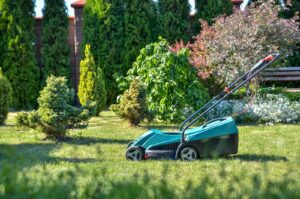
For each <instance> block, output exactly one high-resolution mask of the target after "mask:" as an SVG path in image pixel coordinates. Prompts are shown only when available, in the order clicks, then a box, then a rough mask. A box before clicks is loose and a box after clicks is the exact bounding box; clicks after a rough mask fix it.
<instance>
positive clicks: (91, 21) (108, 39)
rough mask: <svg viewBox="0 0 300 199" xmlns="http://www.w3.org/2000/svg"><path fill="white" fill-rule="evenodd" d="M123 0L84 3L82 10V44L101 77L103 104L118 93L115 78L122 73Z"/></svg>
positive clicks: (109, 101)
mask: <svg viewBox="0 0 300 199" xmlns="http://www.w3.org/2000/svg"><path fill="white" fill-rule="evenodd" d="M124 5H125V4H124V0H88V1H87V2H86V4H85V7H84V31H83V34H84V42H83V45H85V44H90V45H91V50H92V54H93V57H94V58H95V62H96V65H97V66H99V67H101V68H102V70H103V73H104V76H105V80H106V82H105V84H106V90H107V103H108V104H111V103H112V102H114V101H115V100H116V96H117V94H118V89H117V84H116V80H115V75H116V74H117V73H119V72H121V71H122V61H123V57H122V56H123V55H122V52H123V49H124V10H125V6H124Z"/></svg>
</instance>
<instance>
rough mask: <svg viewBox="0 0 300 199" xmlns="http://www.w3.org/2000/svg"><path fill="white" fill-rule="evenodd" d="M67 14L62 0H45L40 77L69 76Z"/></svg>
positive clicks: (44, 79)
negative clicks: (51, 75)
mask: <svg viewBox="0 0 300 199" xmlns="http://www.w3.org/2000/svg"><path fill="white" fill-rule="evenodd" d="M68 25H69V22H68V14H67V7H66V5H65V1H64V0H45V6H44V8H43V29H42V30H43V34H42V48H41V54H42V64H43V69H42V74H41V75H42V79H43V81H44V82H43V83H45V81H46V79H47V77H48V76H49V75H50V74H53V75H56V76H65V77H67V78H69V77H70V67H71V66H70V55H69V52H70V51H69V45H68Z"/></svg>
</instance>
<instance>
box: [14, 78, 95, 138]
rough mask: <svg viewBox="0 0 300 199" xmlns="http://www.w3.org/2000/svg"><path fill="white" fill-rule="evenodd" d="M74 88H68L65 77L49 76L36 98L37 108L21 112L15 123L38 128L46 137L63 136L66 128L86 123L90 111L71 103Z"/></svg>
mask: <svg viewBox="0 0 300 199" xmlns="http://www.w3.org/2000/svg"><path fill="white" fill-rule="evenodd" d="M73 99H74V90H73V89H69V88H68V86H67V80H66V78H65V77H54V76H50V77H49V78H48V79H47V85H46V87H45V88H44V89H43V90H42V91H41V92H40V97H39V98H38V103H39V108H38V110H37V111H33V112H30V113H24V112H21V113H19V115H18V116H17V124H18V125H20V126H28V127H30V128H39V129H40V130H41V131H42V132H44V133H45V134H46V135H47V137H54V138H60V137H64V136H65V133H66V131H67V130H68V129H70V128H74V127H78V126H82V125H86V124H85V123H84V122H85V121H87V120H88V119H89V118H90V115H91V114H90V112H89V111H88V110H87V109H84V108H77V107H74V106H72V105H71V103H72V101H73Z"/></svg>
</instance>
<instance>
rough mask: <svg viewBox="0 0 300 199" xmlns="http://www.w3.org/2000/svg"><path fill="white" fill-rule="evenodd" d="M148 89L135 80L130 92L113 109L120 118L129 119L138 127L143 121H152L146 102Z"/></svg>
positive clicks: (127, 91) (125, 93)
mask: <svg viewBox="0 0 300 199" xmlns="http://www.w3.org/2000/svg"><path fill="white" fill-rule="evenodd" d="M146 92H147V91H146V89H145V87H144V86H143V85H142V82H141V81H140V80H139V79H138V78H136V79H134V80H133V81H132V82H131V84H130V87H129V89H128V90H126V91H125V92H124V94H123V96H122V97H121V100H120V103H119V104H114V105H112V106H111V109H112V110H113V111H114V112H115V113H116V114H117V115H119V116H120V117H122V118H125V119H128V121H129V122H130V123H131V124H133V125H138V124H139V123H140V122H141V121H142V120H143V119H145V118H147V119H148V120H151V118H152V116H151V114H150V112H149V111H148V107H147V102H146Z"/></svg>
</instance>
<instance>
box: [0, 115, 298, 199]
mask: <svg viewBox="0 0 300 199" xmlns="http://www.w3.org/2000/svg"><path fill="white" fill-rule="evenodd" d="M14 116H15V113H10V114H9V118H8V120H7V122H6V125H5V126H0V166H1V167H0V169H1V171H2V174H3V173H4V174H7V175H15V177H13V179H11V180H10V181H7V179H6V181H5V178H3V179H2V181H1V179H0V196H1V193H2V194H4V193H5V192H6V194H8V193H9V191H7V189H8V188H5V187H6V185H7V183H8V185H10V186H11V194H14V193H16V192H19V193H22V190H21V192H20V190H19V189H17V188H16V187H18V185H20V186H21V185H23V184H24V183H25V184H26V183H27V182H32V183H33V184H35V183H36V185H34V186H33V185H32V186H33V187H35V188H36V189H38V187H42V188H43V187H44V188H43V190H45V189H46V188H45V187H47V186H50V185H51V183H50V185H49V184H47V183H46V185H43V183H42V182H44V181H45V182H47V179H48V178H49V179H50V178H51V179H54V180H53V181H51V182H52V185H53V183H54V182H57V181H58V182H59V181H60V179H61V178H62V177H61V175H62V174H64V173H68V171H72V172H73V174H72V175H75V177H76V178H75V177H74V176H73V177H72V175H71V179H72V180H70V181H76V186H77V187H81V188H82V187H87V186H88V187H89V188H90V187H92V186H91V185H94V186H95V187H96V186H100V185H101V187H103V188H102V189H103V190H101V193H102V192H103V194H104V193H106V194H108V195H109V194H110V195H109V196H110V197H109V198H119V197H122V198H126V197H127V198H147V197H145V196H144V195H143V194H146V195H147V194H148V198H159V197H162V196H164V197H165V196H166V197H165V198H167V196H170V198H174V197H175V196H176V197H178V198H180V197H184V196H186V197H191V198H194V197H196V196H197V197H198V196H211V197H214V198H220V197H222V196H225V197H227V198H230V197H231V198H236V197H242V196H245V195H249V194H250V195H253V196H252V197H254V198H257V197H255V194H256V193H257V194H258V195H260V194H262V195H263V194H265V196H266V195H268V196H269V197H270V198H273V196H272V195H270V194H275V195H274V196H276V197H280V196H281V195H280V194H282V196H284V197H287V198H300V193H299V190H298V189H299V187H300V182H299V181H300V180H299V179H300V144H299V143H300V125H275V126H263V125H262V126H240V127H239V130H240V136H239V139H240V140H239V152H238V154H237V155H233V156H230V157H229V158H217V159H202V160H198V161H194V162H182V161H171V160H147V161H142V162H129V161H127V160H126V159H125V151H126V147H127V143H128V142H129V141H131V140H133V139H135V138H136V137H137V136H139V135H141V134H142V133H144V132H145V131H147V129H149V128H158V129H165V130H174V131H175V130H176V129H177V126H176V125H171V124H163V123H153V124H143V125H141V126H140V127H132V126H130V125H129V124H128V123H127V122H126V121H124V120H122V119H120V118H118V117H116V116H115V115H114V114H113V113H112V112H108V111H106V112H103V113H101V117H97V118H92V119H91V121H90V123H89V126H88V128H87V129H82V130H74V131H71V132H69V134H68V135H69V136H70V137H71V138H70V139H69V140H67V141H63V142H62V141H61V142H55V141H54V140H43V138H44V135H43V134H41V133H39V132H36V131H33V130H30V129H21V128H18V127H16V126H15V125H14ZM11 168H13V171H12V169H11ZM5 169H8V171H6V170H5ZM1 171H0V172H1ZM10 172H11V173H10ZM24 176H25V178H24ZM53 176H58V177H53ZM0 178H1V177H0ZM22 179H23V181H22ZM24 179H25V180H24ZM55 179H56V181H55ZM43 180H44V181H43ZM70 181H66V182H65V181H64V180H61V181H60V183H58V185H57V186H60V185H61V186H63V185H64V183H69V182H70ZM12 182H14V183H15V184H14V183H12ZM49 182H50V180H49ZM9 183H10V184H9ZM22 183H23V184H22ZM132 183H133V184H132ZM134 183H136V184H134ZM29 184H30V183H29ZM8 185H7V186H8ZM138 185H139V186H140V189H143V190H142V191H141V192H143V191H144V192H145V191H146V192H147V193H142V195H139V194H141V192H138V191H136V190H138V188H137V186H138ZM24 186H25V185H24ZM26 186H27V188H28V187H31V185H26ZM143 186H149V189H151V188H153V189H155V190H159V194H157V195H155V193H156V192H155V191H154V192H153V193H152V192H151V191H150V192H149V190H147V189H145V187H144V188H142V187H143ZM156 186H157V187H156ZM8 187H9V186H8ZM42 188H41V189H42ZM192 188H193V190H192V191H189V189H192ZM5 190H6V191H5ZM25 190H26V189H25ZM64 190H67V188H65V189H64ZM76 190H77V189H76ZM95 190H96V188H95ZM112 190H114V191H112ZM122 190H123V191H122ZM38 191H41V190H38ZM77 191H78V190H77ZM33 192H34V191H33ZM44 192H45V191H44ZM44 192H43V193H44ZM79 192H80V191H79ZM83 192H84V190H81V192H80V194H81V196H82V195H84V193H83ZM135 192H137V193H136V194H137V195H134V193H135ZM49 193H50V194H51V193H53V192H49ZM65 193H68V194H70V193H69V192H67V191H65ZM93 193H95V192H93ZM128 193H132V194H133V195H129V196H126V194H128ZM184 193H187V195H184V196H183V194H184ZM80 194H79V195H80ZM118 194H120V195H118ZM164 194H166V195H164ZM172 194H175V195H172ZM203 194H204V195H203ZM224 194H225V195H224ZM288 194H289V195H288ZM46 195H47V194H46ZM75 195H76V194H75ZM90 195H93V194H90ZM108 195H106V196H107V197H108ZM84 196H85V197H86V196H87V195H84ZM94 196H95V195H94ZM82 197H83V196H82ZM176 197H175V198H176ZM245 198H247V197H245Z"/></svg>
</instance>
